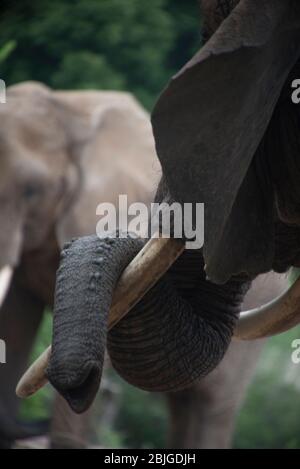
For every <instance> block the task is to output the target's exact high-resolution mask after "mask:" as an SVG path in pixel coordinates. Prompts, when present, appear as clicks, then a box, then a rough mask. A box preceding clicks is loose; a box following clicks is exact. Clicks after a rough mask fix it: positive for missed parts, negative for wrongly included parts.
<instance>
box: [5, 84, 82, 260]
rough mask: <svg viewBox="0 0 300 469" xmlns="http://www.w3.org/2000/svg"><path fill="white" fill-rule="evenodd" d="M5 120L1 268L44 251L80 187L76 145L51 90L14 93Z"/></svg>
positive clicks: (9, 97) (10, 92)
mask: <svg viewBox="0 0 300 469" xmlns="http://www.w3.org/2000/svg"><path fill="white" fill-rule="evenodd" d="M0 119H1V129H0V225H1V233H0V268H1V267H2V266H3V265H7V264H9V265H11V266H14V265H16V263H17V262H18V259H19V256H20V253H21V251H28V250H32V249H38V248H40V247H41V246H42V244H43V242H44V241H45V239H46V237H47V234H48V233H49V231H50V229H51V227H53V226H54V225H55V222H56V219H57V217H59V215H60V212H61V210H62V208H63V206H64V205H66V203H67V200H68V197H69V196H70V194H71V192H72V189H74V187H75V186H76V183H77V181H76V169H75V166H74V165H73V163H72V161H71V157H70V148H69V146H70V142H69V140H68V137H67V134H66V131H65V129H64V127H63V125H62V123H61V121H60V118H59V110H58V109H57V107H56V105H55V102H53V101H52V100H51V95H50V92H49V91H48V90H47V89H46V88H44V87H42V86H40V85H27V87H26V86H24V87H23V88H22V86H21V87H12V88H11V89H9V90H8V93H7V104H4V105H2V106H1V107H0Z"/></svg>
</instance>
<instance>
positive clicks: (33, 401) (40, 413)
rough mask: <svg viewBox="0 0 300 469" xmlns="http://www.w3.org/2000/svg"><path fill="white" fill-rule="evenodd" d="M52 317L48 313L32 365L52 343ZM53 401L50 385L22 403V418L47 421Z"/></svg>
mask: <svg viewBox="0 0 300 469" xmlns="http://www.w3.org/2000/svg"><path fill="white" fill-rule="evenodd" d="M51 330H52V315H51V313H50V312H49V311H46V313H45V316H44V320H43V322H42V324H41V327H40V330H39V332H38V336H37V341H36V344H35V346H34V349H33V353H32V355H31V357H30V363H32V362H33V361H34V360H36V359H37V358H38V356H39V355H40V354H41V353H42V352H43V351H44V350H45V349H46V348H47V347H48V345H49V344H50V343H51ZM52 400H53V390H52V388H51V387H50V385H47V386H46V387H44V388H43V389H42V390H41V391H39V392H38V393H37V394H35V395H34V396H33V397H30V398H29V399H26V400H24V401H22V404H21V412H20V417H21V418H22V419H24V420H28V421H30V420H32V419H33V420H38V419H47V418H48V417H49V415H50V407H51V404H52Z"/></svg>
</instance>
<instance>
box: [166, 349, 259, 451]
mask: <svg viewBox="0 0 300 469" xmlns="http://www.w3.org/2000/svg"><path fill="white" fill-rule="evenodd" d="M263 344H264V341H255V342H238V341H233V342H232V343H231V345H230V347H229V349H228V352H227V354H226V355H225V358H224V359H223V361H222V362H221V364H220V365H219V366H218V367H217V368H216V369H215V370H214V371H213V372H212V373H211V374H210V375H208V376H207V377H205V378H203V379H202V380H200V381H199V382H197V383H195V384H194V385H193V386H192V387H191V388H189V389H187V390H185V391H181V392H178V393H170V394H168V395H167V401H168V407H169V411H170V416H171V420H170V431H169V438H168V446H169V447H170V448H205V449H210V448H219V449H221V448H229V447H230V446H231V443H232V435H233V431H234V424H235V419H236V414H237V411H238V410H239V408H240V406H241V403H242V400H243V397H244V395H245V391H246V389H247V386H248V384H249V382H250V381H251V378H252V376H253V372H254V369H255V366H256V363H257V360H258V357H259V354H260V352H261V349H262V347H263Z"/></svg>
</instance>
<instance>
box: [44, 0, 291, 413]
mask: <svg viewBox="0 0 300 469" xmlns="http://www.w3.org/2000/svg"><path fill="white" fill-rule="evenodd" d="M223 4H228V10H227V9H226V8H225V9H224V8H221V5H223ZM208 5H212V6H214V8H215V13H216V15H211V9H210V8H207V6H208ZM203 8H204V10H203V11H204V15H205V25H206V28H207V29H206V31H207V34H206V35H205V37H206V43H205V45H204V46H203V48H201V50H200V51H199V52H198V53H196V55H195V56H194V57H192V58H191V60H190V61H189V62H188V63H187V64H186V65H185V66H184V67H183V68H182V69H181V70H180V71H179V72H178V73H177V74H176V75H175V76H174V77H173V78H172V79H171V81H170V82H169V84H168V85H167V86H166V87H165V89H164V91H163V92H162V94H161V96H160V97H159V99H158V101H157V103H156V105H155V107H154V110H153V112H152V128H153V133H154V138H155V145H156V151H157V155H158V157H159V160H160V163H161V166H162V178H161V180H160V183H159V185H158V189H157V193H156V196H155V199H154V200H155V202H156V203H162V202H163V203H164V204H165V205H167V206H168V205H169V206H171V205H172V204H173V203H177V204H179V205H180V207H182V210H184V204H192V207H193V208H194V209H195V208H197V204H199V203H202V204H204V205H205V224H204V225H205V236H204V245H203V247H200V248H198V249H191V248H189V249H188V248H186V244H187V241H191V239H186V238H185V237H184V236H182V238H181V239H175V238H176V236H175V224H174V225H173V232H171V236H170V237H169V238H168V239H167V241H166V240H165V239H163V240H162V239H161V238H157V237H154V236H153V237H152V239H150V240H149V241H148V240H147V239H146V240H145V239H138V238H136V237H134V236H131V235H130V233H128V234H126V233H116V232H115V233H112V235H111V236H105V237H98V236H95V235H94V236H87V237H82V238H78V239H76V240H73V242H71V243H68V244H66V245H65V246H64V249H63V251H62V256H61V262H60V267H59V269H58V272H57V283H56V295H55V305H54V326H53V340H52V352H51V356H50V361H49V365H48V367H47V376H48V378H49V380H50V382H51V383H52V385H53V386H54V387H55V388H56V389H57V390H58V392H59V393H60V394H61V395H62V396H63V397H64V399H65V400H66V401H67V402H68V404H69V405H70V407H71V408H72V409H73V410H74V411H75V412H77V413H81V412H84V411H86V410H87V409H88V408H89V407H90V405H91V404H92V402H93V400H94V397H95V394H96V392H97V390H98V388H99V385H100V382H101V374H102V368H103V356H104V351H105V348H106V347H107V350H108V353H109V356H110V360H111V362H112V365H113V367H114V368H115V370H116V371H117V372H118V373H119V374H120V376H122V377H123V378H124V379H125V380H126V381H128V382H129V383H131V384H132V385H134V386H137V387H139V388H141V389H144V390H147V391H151V392H177V391H182V390H184V389H187V388H188V387H190V386H191V385H193V383H195V382H197V381H198V380H199V379H202V378H204V377H205V376H208V375H209V373H211V372H212V371H213V370H214V369H215V368H216V367H217V366H218V365H219V363H220V362H221V360H222V359H223V357H224V355H225V353H226V351H227V349H228V347H229V345H230V343H231V341H232V337H233V335H234V334H235V331H236V330H237V329H238V330H239V331H241V329H240V327H241V326H240V325H241V324H242V325H243V328H244V329H243V333H242V335H243V338H246V337H248V336H251V337H253V336H255V333H254V332H255V331H254V326H255V327H256V328H257V330H256V332H257V335H256V336H258V337H263V336H266V335H268V334H269V333H275V332H276V333H278V332H281V331H283V330H285V329H286V328H288V327H291V326H292V325H294V324H295V320H296V319H295V317H293V320H292V319H291V317H290V316H289V312H288V311H287V310H288V308H289V302H288V301H286V302H284V301H283V302H281V303H280V305H281V306H283V309H282V311H281V313H280V314H283V316H280V318H281V319H280V321H279V320H278V318H277V314H276V315H275V316H274V315H273V316H272V314H273V312H274V308H275V309H276V305H275V306H274V304H273V305H270V306H268V307H265V308H261V309H260V310H258V311H255V312H254V313H255V314H252V313H253V312H251V314H250V315H247V316H246V317H247V320H246V322H245V321H243V317H244V316H243V315H241V319H239V317H240V313H241V305H242V303H243V300H244V298H245V294H246V292H247V291H248V290H249V288H250V286H251V283H252V281H253V280H254V279H255V278H256V277H257V276H258V275H259V274H262V273H267V272H269V271H272V270H274V271H275V272H278V273H283V272H286V271H287V270H288V269H289V268H290V267H292V266H294V267H299V265H300V227H299V200H300V194H299V158H298V145H299V139H298V133H297V132H298V116H299V114H298V112H299V111H298V108H297V106H295V105H294V104H293V102H292V100H291V83H292V81H293V80H294V79H295V78H297V75H298V71H299V62H298V59H299V51H298V44H299V39H300V5H299V2H298V1H296V0H288V1H286V0H272V1H271V0H264V1H262V0H240V1H239V2H238V1H234V2H229V1H228V2H226V1H225V2H224V1H222V2H221V1H219V0H216V1H215V0H212V2H211V3H210V2H209V1H207V2H203ZM205 8H207V10H206V9H205ZM216 19H218V21H216ZM219 19H221V20H220V21H219ZM194 223H195V218H193V225H194ZM200 228H201V227H199V229H200ZM202 228H203V226H202ZM161 231H163V227H161ZM162 247H164V255H163V256H162V255H161V248H162ZM149 256H150V257H151V260H152V264H151V269H149V268H148V266H149V265H150V261H149ZM128 265H130V271H134V267H136V266H138V269H137V270H136V277H135V278H136V279H137V281H136V284H135V286H134V289H135V290H136V291H138V289H139V283H143V285H144V281H145V277H147V279H148V280H149V288H147V289H145V290H144V291H143V292H142V294H141V293H140V292H139V294H138V295H137V297H135V299H136V298H137V301H133V302H132V303H131V304H130V305H129V306H130V311H129V313H128V314H126V315H125V316H124V317H123V318H122V320H120V321H119V322H118V323H116V324H115V325H114V327H113V328H112V329H110V330H108V327H107V320H108V314H109V310H110V306H111V302H112V298H113V295H114V291H115V288H116V286H117V283H118V280H119V278H120V276H121V275H122V277H123V272H124V270H125V269H126V270H127V267H128ZM154 273H155V275H154ZM158 274H160V275H158ZM152 280H153V283H152V284H151V281H152ZM74 291H76V297H75V296H74V294H73V292H74ZM297 291H298V290H297ZM131 293H132V292H131ZM298 295H299V293H298ZM126 307H127V304H126ZM276 311H277V313H278V308H277V309H276ZM297 311H298V310H297ZM99 313H100V314H99ZM241 320H242V322H241ZM297 321H299V314H298V316H297ZM249 331H250V332H251V334H250V332H249ZM270 331H271V332H270ZM240 333H241V332H240ZM248 333H249V334H248Z"/></svg>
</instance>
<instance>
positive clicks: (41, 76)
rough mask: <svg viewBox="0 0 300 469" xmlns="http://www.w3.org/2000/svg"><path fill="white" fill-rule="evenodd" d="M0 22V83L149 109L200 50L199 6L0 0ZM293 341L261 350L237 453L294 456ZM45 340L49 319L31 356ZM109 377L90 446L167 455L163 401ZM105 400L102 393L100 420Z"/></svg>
mask: <svg viewBox="0 0 300 469" xmlns="http://www.w3.org/2000/svg"><path fill="white" fill-rule="evenodd" d="M0 15H1V28H0V77H1V78H2V79H4V80H5V81H6V83H7V85H11V84H14V83H17V82H20V81H24V80H38V81H42V82H44V83H46V84H47V85H49V86H51V87H54V88H62V89H69V88H73V89H89V88H95V89H117V90H126V91H131V92H133V93H134V94H135V95H136V97H137V98H138V99H139V100H140V101H141V102H142V103H143V104H144V105H145V106H146V107H147V108H148V109H151V107H152V106H153V103H154V102H155V99H156V97H157V95H158V94H159V92H160V91H161V89H162V88H163V86H164V85H165V84H166V82H167V81H168V79H169V78H170V77H171V76H172V74H173V73H175V72H176V71H177V70H178V69H179V68H180V67H181V66H182V65H183V64H184V63H185V62H186V61H187V60H188V59H189V58H190V57H191V55H192V54H193V52H194V51H195V50H197V49H198V48H199V47H200V46H201V16H200V11H199V7H198V4H197V1H196V0H184V1H182V0H151V1H148V0H38V1H34V0H30V1H28V0H23V1H22V2H13V1H7V0H1V5H0ZM295 338H300V329H294V330H292V331H291V332H289V333H287V334H283V335H281V336H279V337H275V338H273V339H271V340H269V341H268V342H267V345H266V347H265V350H264V353H263V354H262V357H261V360H260V362H259V365H258V369H257V373H256V376H255V379H254V381H253V384H252V385H251V387H250V389H249V391H248V394H247V398H246V401H245V404H244V406H243V409H242V411H241V412H240V415H239V418H238V422H237V429H236V435H235V441H234V446H235V447H236V448H300V423H299V414H300V399H299V396H300V378H299V372H298V367H297V366H295V365H293V364H292V362H291V353H292V349H291V342H292V340H293V339H295ZM50 340H51V315H50V313H49V312H47V313H46V314H45V320H44V322H43V325H42V327H41V331H40V334H39V337H38V340H37V343H36V346H35V349H34V351H33V357H32V358H34V357H36V356H37V355H38V354H39V353H40V352H41V351H42V350H43V349H44V348H45V346H47V345H48V344H49V342H50ZM108 375H109V376H108V378H109V381H110V383H113V394H114V396H115V397H114V399H115V402H117V413H116V415H115V416H114V418H110V423H109V424H107V422H108V419H107V418H106V425H95V431H94V433H95V435H94V441H95V443H96V442H98V441H99V440H100V441H101V444H102V445H103V446H107V447H146V448H160V447H164V445H165V440H164V435H165V433H166V428H167V413H166V407H165V404H164V398H163V396H159V395H152V394H149V393H146V392H142V391H139V390H137V389H134V388H132V387H131V386H129V385H127V384H126V383H124V382H122V381H121V379H120V378H118V377H117V376H116V375H115V374H114V373H113V372H112V371H109V372H108ZM51 400H52V391H51V389H50V388H49V387H48V388H46V389H44V390H43V391H42V392H41V393H39V394H38V395H37V396H35V397H34V398H31V399H29V400H28V401H26V402H25V403H24V405H23V407H22V416H23V417H26V418H45V417H47V416H48V415H49V409H50V403H51ZM102 401H103V394H102V395H101V399H100V400H99V407H100V413H101V410H102V414H103V412H104V410H105V409H104V407H107V405H106V401H105V403H103V402H102ZM101 405H102V409H101ZM104 413H105V412H104Z"/></svg>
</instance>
